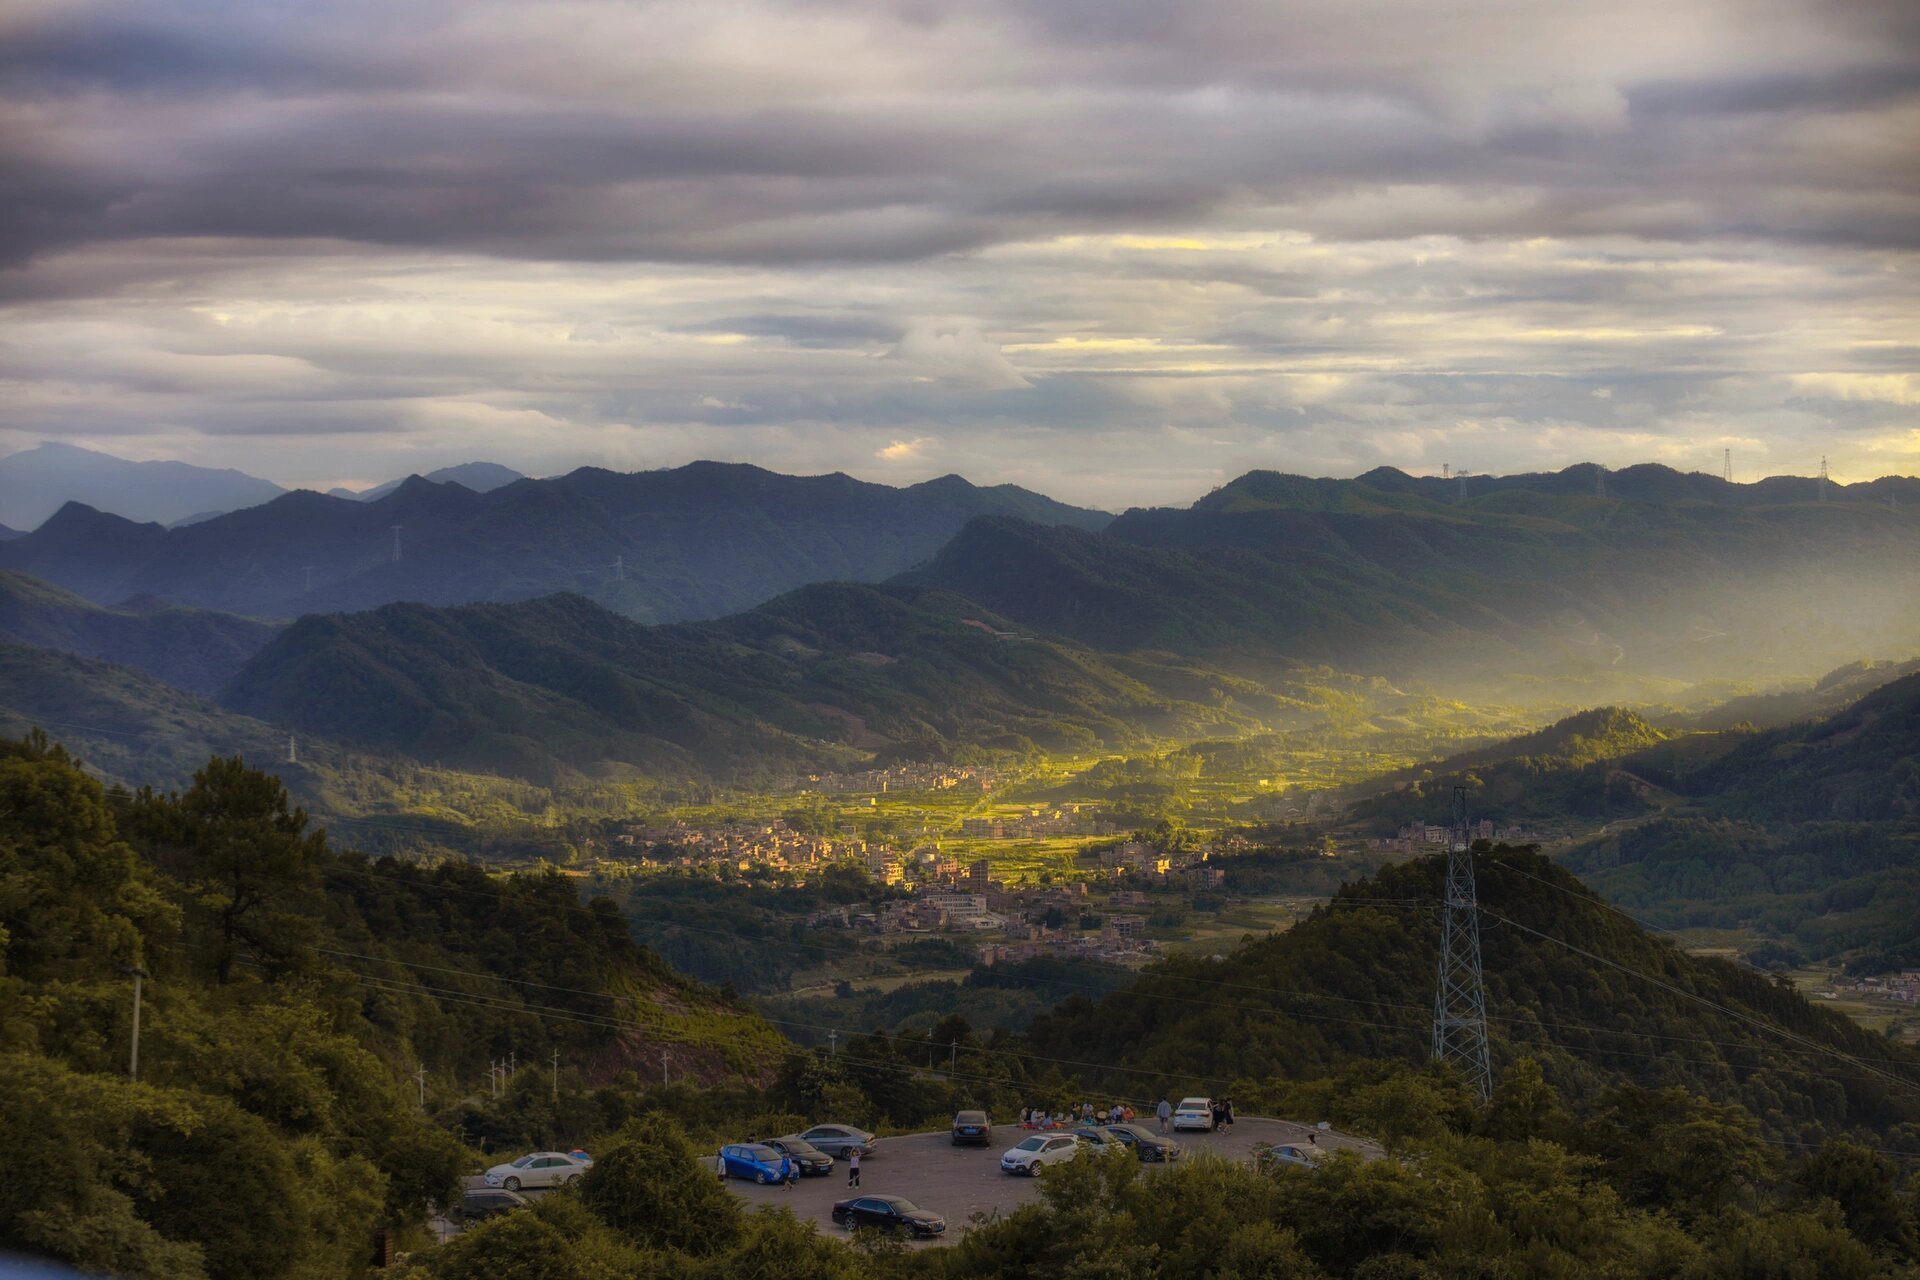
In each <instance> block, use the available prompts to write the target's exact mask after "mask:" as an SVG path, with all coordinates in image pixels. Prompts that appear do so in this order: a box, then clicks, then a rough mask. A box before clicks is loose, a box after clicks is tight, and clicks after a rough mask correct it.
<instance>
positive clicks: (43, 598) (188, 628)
mask: <svg viewBox="0 0 1920 1280" xmlns="http://www.w3.org/2000/svg"><path fill="white" fill-rule="evenodd" d="M276 630H277V628H275V627H273V626H271V625H269V624H267V623H264V622H256V621H254V620H252V619H250V618H237V617H234V616H232V615H231V614H221V613H209V612H207V611H206V610H203V609H182V608H178V607H175V606H171V605H167V604H164V603H161V602H159V601H151V600H150V601H145V602H139V601H136V602H132V603H129V604H127V605H123V606H121V607H120V608H118V609H106V608H102V607H101V606H99V605H96V604H93V603H91V602H89V601H87V600H83V599H81V598H80V597H79V596H76V595H74V594H73V593H71V592H68V591H62V590H61V589H60V588H58V587H55V586H50V585H48V584H47V583H44V582H41V581H39V580H37V579H35V578H30V577H28V576H27V575H26V574H23V573H5V572H0V644H8V645H31V646H34V647H37V648H42V649H58V650H60V651H61V652H63V653H72V654H78V655H79V656H81V657H83V658H99V659H102V660H103V661H106V662H111V663H114V664H116V665H118V666H123V667H133V668H135V669H136V670H140V671H144V672H146V673H147V674H148V675H151V676H154V677H156V678H158V679H161V680H164V681H166V682H167V683H168V684H170V685H173V686H175V687H176V688H180V689H185V690H187V691H188V692H190V693H202V694H207V693H212V692H213V691H214V690H216V689H218V688H219V687H220V686H221V685H223V684H225V683H226V682H227V681H228V680H230V679H232V678H233V673H234V672H235V671H237V670H239V668H240V664H241V663H243V662H245V661H246V660H247V659H248V658H250V657H252V656H253V655H254V654H255V653H258V652H259V651H260V647H261V646H262V645H264V644H266V642H267V641H268V640H269V639H271V638H272V637H273V633H274V632H275V631H276Z"/></svg>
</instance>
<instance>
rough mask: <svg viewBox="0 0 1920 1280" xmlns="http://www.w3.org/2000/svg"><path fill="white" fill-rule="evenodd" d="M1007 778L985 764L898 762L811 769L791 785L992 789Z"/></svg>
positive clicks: (801, 788) (811, 788)
mask: <svg viewBox="0 0 1920 1280" xmlns="http://www.w3.org/2000/svg"><path fill="white" fill-rule="evenodd" d="M1005 778H1006V772H1005V770H1002V769H991V768H988V767H986V766H984V765H955V764H896V765H890V766H888V767H887V768H885V769H861V770H859V771H858V772H855V773H808V774H802V775H801V776H800V777H797V778H794V779H792V780H791V781H790V782H789V783H788V786H787V789H788V790H790V791H793V792H796V793H797V794H800V795H809V794H812V795H827V796H840V795H868V794H875V795H885V794H887V793H889V792H893V791H952V790H954V789H955V788H956V787H961V788H965V789H967V790H970V791H991V790H993V789H994V788H995V787H996V786H998V785H1000V783H1001V782H1002V781H1004V780H1005Z"/></svg>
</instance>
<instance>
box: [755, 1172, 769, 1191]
mask: <svg viewBox="0 0 1920 1280" xmlns="http://www.w3.org/2000/svg"><path fill="white" fill-rule="evenodd" d="M753 1180H754V1181H755V1182H757V1183H759V1184H760V1185H761V1186H763V1187H764V1186H766V1185H767V1171H766V1170H765V1169H762V1170H761V1171H760V1172H759V1173H756V1174H754V1175H753Z"/></svg>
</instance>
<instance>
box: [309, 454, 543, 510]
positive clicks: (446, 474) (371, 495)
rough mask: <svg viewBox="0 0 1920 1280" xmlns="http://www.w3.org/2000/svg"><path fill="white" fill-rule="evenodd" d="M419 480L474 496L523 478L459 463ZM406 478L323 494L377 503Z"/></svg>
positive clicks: (487, 465) (485, 465)
mask: <svg viewBox="0 0 1920 1280" xmlns="http://www.w3.org/2000/svg"><path fill="white" fill-rule="evenodd" d="M420 478H421V479H422V480H430V481H432V482H433V483H434V484H457V485H459V486H460V487H461V488H463V489H471V490H473V491H474V492H475V493H492V492H493V491H494V490H495V489H500V488H504V487H505V486H507V485H510V484H512V483H513V482H514V481H515V480H525V479H526V477H525V476H523V475H521V474H520V473H519V472H518V471H515V470H514V469H513V468H512V467H503V466H501V465H500V464H499V463H497V462H463V463H461V464H459V465H458V466H453V467H441V468H440V469H439V470H437V471H429V472H426V473H425V474H423V475H422V476H421V477H420ZM410 479H412V477H411V476H402V477H400V478H399V479H398V480H389V481H387V482H386V483H385V484H380V485H375V486H374V487H373V488H371V489H329V490H327V493H328V494H329V495H330V496H332V497H335V498H351V499H353V500H354V501H356V502H378V501H379V500H380V499H381V498H384V497H386V496H387V495H388V494H390V493H392V492H393V491H394V490H395V489H398V488H399V487H400V486H401V485H403V484H405V483H406V482H407V481H408V480H410Z"/></svg>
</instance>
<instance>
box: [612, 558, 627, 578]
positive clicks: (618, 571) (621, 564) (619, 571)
mask: <svg viewBox="0 0 1920 1280" xmlns="http://www.w3.org/2000/svg"><path fill="white" fill-rule="evenodd" d="M613 577H614V581H616V582H625V581H626V580H627V558H626V557H625V556H615V557H614V558H613Z"/></svg>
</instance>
